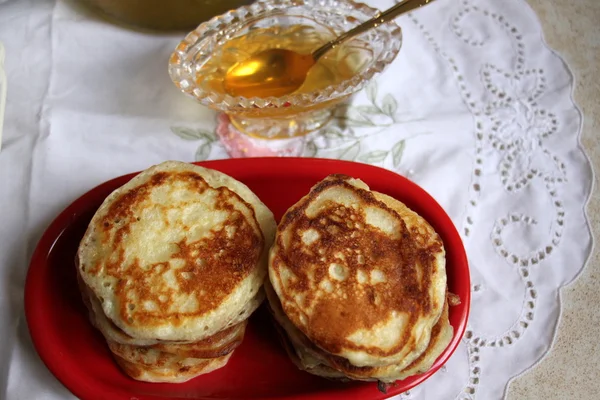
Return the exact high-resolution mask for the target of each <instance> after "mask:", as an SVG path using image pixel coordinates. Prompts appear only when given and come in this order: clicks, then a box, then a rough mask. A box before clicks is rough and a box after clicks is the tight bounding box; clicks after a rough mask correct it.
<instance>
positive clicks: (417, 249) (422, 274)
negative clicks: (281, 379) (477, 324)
mask: <svg viewBox="0 0 600 400" xmlns="http://www.w3.org/2000/svg"><path fill="white" fill-rule="evenodd" d="M405 219H406V222H405ZM269 261H270V263H269V277H270V281H271V283H272V285H273V288H274V289H275V291H276V293H277V295H278V297H279V299H280V300H281V303H282V307H283V310H284V312H285V314H286V316H287V317H288V318H289V319H290V320H291V321H292V323H293V325H294V326H296V327H297V328H298V329H299V330H300V331H301V332H302V333H303V334H304V335H306V336H307V337H308V338H309V340H310V342H311V343H313V344H314V345H316V346H317V347H319V348H320V349H322V350H324V351H325V352H326V353H330V354H332V355H335V356H338V357H339V358H340V360H345V361H347V362H348V363H349V365H352V366H353V367H378V366H388V365H391V364H395V365H397V367H398V368H399V369H403V368H404V367H406V366H408V365H409V364H410V363H411V362H413V361H414V360H415V359H416V358H417V357H419V355H420V354H421V353H422V352H423V351H424V350H425V349H426V348H427V346H428V343H429V339H430V333H431V329H432V328H433V326H434V325H435V324H436V323H437V321H438V319H439V317H440V315H441V313H442V309H443V305H444V296H445V290H446V275H445V253H444V248H443V244H442V242H441V240H440V238H439V236H438V235H437V234H436V233H435V231H434V230H433V229H432V228H431V226H429V224H427V222H426V221H425V220H423V218H421V217H419V216H418V215H417V214H415V213H414V212H412V211H411V210H409V209H408V208H406V207H405V206H404V205H403V204H402V203H400V202H398V201H397V200H394V199H391V198H389V197H387V196H384V195H381V194H379V193H376V192H371V191H370V190H368V187H367V186H366V185H365V184H364V183H363V182H361V181H359V180H355V179H352V178H350V177H347V176H341V175H332V176H329V177H328V178H326V179H325V180H324V181H322V182H320V183H318V184H317V185H315V186H314V187H313V188H312V189H311V191H310V193H309V194H308V195H306V196H305V197H304V198H302V199H301V200H300V201H299V202H298V203H296V205H294V206H292V207H291V208H290V209H289V210H288V211H287V213H286V214H285V215H284V217H283V218H282V221H281V223H280V225H279V227H278V231H277V236H276V241H275V244H274V246H273V247H272V249H271V254H270V260H269ZM340 362H344V361H340ZM347 369H350V367H348V368H347Z"/></svg>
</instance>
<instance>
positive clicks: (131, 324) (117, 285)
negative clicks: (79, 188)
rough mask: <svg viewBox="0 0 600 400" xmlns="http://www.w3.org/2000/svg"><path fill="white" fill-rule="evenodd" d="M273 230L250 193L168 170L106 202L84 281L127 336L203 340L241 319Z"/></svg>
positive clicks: (169, 166)
mask: <svg viewBox="0 0 600 400" xmlns="http://www.w3.org/2000/svg"><path fill="white" fill-rule="evenodd" d="M274 227H275V222H274V219H273V216H272V213H271V212H270V211H269V210H268V209H267V208H266V207H265V206H264V204H262V202H260V200H259V199H258V198H257V197H256V195H254V194H253V193H252V192H251V191H250V190H249V189H248V188H247V187H246V186H245V185H243V184H241V183H240V182H238V181H236V180H234V179H233V178H231V177H229V176H227V175H225V174H222V173H220V172H217V171H213V170H209V169H206V168H202V167H198V166H195V165H191V164H187V163H180V162H166V163H163V164H160V165H157V166H154V167H152V168H149V169H148V170H146V171H144V172H142V173H140V174H139V175H137V176H136V177H135V178H133V179H132V180H131V181H130V182H128V183H127V184H125V185H124V186H123V187H121V188H119V189H117V190H116V191H115V192H113V193H112V194H111V195H110V196H108V198H107V199H106V200H105V201H104V203H103V204H102V206H101V207H100V209H99V210H98V211H97V213H96V214H95V215H94V217H93V219H92V221H91V223H90V225H89V227H88V230H87V231H86V234H85V236H84V238H83V240H82V242H81V245H80V248H79V251H78V265H79V273H80V274H81V277H82V279H83V281H84V282H85V284H86V286H87V287H88V288H90V290H91V291H92V292H93V294H94V296H96V297H97V298H98V299H99V300H100V303H101V305H102V310H103V312H104V314H106V316H107V317H108V318H109V320H111V321H112V322H113V323H114V324H115V325H116V326H117V327H118V328H119V329H120V330H122V331H123V332H124V333H125V334H126V335H129V336H131V337H133V338H136V339H140V340H143V339H148V340H166V341H197V340H199V339H202V338H203V337H210V336H212V335H214V334H215V333H217V332H219V331H221V330H222V329H224V328H225V327H226V326H227V325H228V324H232V323H237V322H239V321H240V320H241V319H240V317H239V316H238V314H239V313H240V310H243V309H244V306H245V305H246V304H247V303H248V302H249V301H250V300H251V299H252V298H254V297H255V296H256V294H257V292H258V290H259V289H260V287H261V285H262V282H263V280H264V276H265V275H266V257H267V249H268V247H269V246H270V243H271V241H272V237H273V232H274ZM248 316H249V315H246V316H245V317H246V318H247V317H248Z"/></svg>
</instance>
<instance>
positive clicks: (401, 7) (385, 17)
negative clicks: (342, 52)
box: [312, 0, 434, 61]
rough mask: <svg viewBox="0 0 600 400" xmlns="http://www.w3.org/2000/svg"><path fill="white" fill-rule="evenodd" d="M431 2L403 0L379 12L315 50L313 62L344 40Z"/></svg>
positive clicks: (425, 0)
mask: <svg viewBox="0 0 600 400" xmlns="http://www.w3.org/2000/svg"><path fill="white" fill-rule="evenodd" d="M433 1H434V0H404V1H403V2H401V3H398V4H396V5H395V6H393V7H390V8H388V9H387V10H385V11H383V12H380V13H379V14H377V15H376V16H374V17H373V18H371V19H370V20H368V21H366V22H363V23H362V24H360V25H358V26H356V27H354V28H352V29H350V30H349V31H348V32H346V33H343V34H342V35H340V36H338V37H337V38H336V39H334V40H332V41H331V42H327V43H325V44H324V45H323V46H321V47H319V48H318V49H317V50H315V51H313V52H312V57H313V59H314V60H315V61H317V60H318V59H319V58H321V56H323V54H325V53H327V52H328V51H329V50H331V49H333V48H334V47H336V46H337V45H339V44H341V43H343V42H345V41H346V40H348V39H350V38H353V37H354V36H356V35H359V34H361V33H363V32H365V31H368V30H369V29H371V28H375V27H377V26H379V25H381V24H384V23H386V22H388V21H391V20H393V19H394V18H396V17H397V16H399V15H401V14H404V13H407V12H411V11H412V10H414V9H415V8H418V7H421V6H424V5H426V4H429V3H431V2H433Z"/></svg>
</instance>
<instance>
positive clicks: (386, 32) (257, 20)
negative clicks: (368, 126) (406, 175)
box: [169, 0, 402, 139]
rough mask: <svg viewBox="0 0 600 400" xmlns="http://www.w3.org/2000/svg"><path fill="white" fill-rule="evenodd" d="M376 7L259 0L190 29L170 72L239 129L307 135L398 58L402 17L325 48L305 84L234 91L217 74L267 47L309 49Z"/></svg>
mask: <svg viewBox="0 0 600 400" xmlns="http://www.w3.org/2000/svg"><path fill="white" fill-rule="evenodd" d="M378 12H379V11H378V10H377V9H374V8H371V7H369V6H367V5H365V4H362V3H357V2H354V1H351V0H293V1H289V0H262V1H258V2H256V3H254V4H252V5H249V6H244V7H240V8H238V9H237V10H233V11H229V12H227V13H225V14H223V15H220V16H218V17H215V18H213V19H211V20H210V21H207V22H205V23H203V24H201V25H200V26H198V27H197V28H196V29H195V30H194V31H192V32H190V33H189V34H188V35H187V36H186V37H185V38H184V40H183V41H182V42H181V43H179V45H178V46H177V47H176V49H175V51H174V52H173V54H172V55H171V58H170V59H169V75H170V76H171V79H172V80H173V82H174V83H175V85H176V86H177V87H179V88H180V89H181V90H182V91H183V92H184V93H186V94H188V95H190V96H192V97H193V98H195V99H196V100H197V101H198V102H200V103H201V104H203V105H205V106H207V107H210V108H212V109H214V110H218V111H222V112H224V113H226V114H227V115H228V116H229V118H230V119H231V122H232V124H233V125H234V126H235V127H236V128H237V129H238V130H240V131H241V132H244V133H246V134H248V135H250V136H254V137H259V138H268V139H275V138H287V137H293V136H301V135H305V134H307V133H309V132H311V131H314V130H316V129H319V128H321V127H322V126H324V125H325V124H326V123H327V122H328V121H329V120H330V119H331V117H332V111H333V108H334V106H335V105H337V104H338V103H340V102H342V101H344V100H346V99H347V98H348V97H349V96H350V95H352V94H353V93H355V92H357V91H358V90H360V89H362V88H363V87H364V86H365V85H366V84H367V83H368V81H369V80H370V79H371V78H373V76H374V75H375V74H377V73H379V72H381V71H383V69H384V68H385V67H386V66H387V65H389V64H390V63H391V62H392V61H393V60H394V59H395V58H396V56H397V55H398V52H399V51H400V47H401V45H402V31H401V29H400V27H399V26H398V25H396V24H395V23H393V22H388V23H386V24H382V25H380V26H379V27H377V28H375V29H372V30H370V31H368V32H365V33H363V34H362V35H360V36H358V37H356V38H354V39H352V40H350V41H348V42H346V43H345V44H343V45H342V46H339V47H338V48H336V49H334V50H332V51H331V52H329V53H327V54H326V55H325V56H324V57H322V58H321V59H320V60H319V63H317V65H315V66H314V67H313V68H312V69H311V71H310V73H309V76H308V77H307V80H306V82H305V85H303V86H302V87H301V88H299V89H298V90H297V91H296V92H294V93H291V94H289V95H285V96H281V97H267V98H258V97H251V98H246V97H241V96H236V97H233V96H230V95H229V94H227V93H226V92H225V91H224V89H223V86H222V80H221V81H219V79H218V77H219V76H220V77H223V76H224V74H225V73H226V71H227V70H228V69H229V68H230V67H231V66H232V65H234V64H235V63H236V62H238V61H241V60H243V59H245V58H247V57H249V56H250V55H252V54H254V53H257V52H259V51H262V50H266V49H269V48H273V47H280V48H288V49H293V50H296V51H297V52H299V53H301V54H307V53H310V52H311V51H313V50H314V49H316V48H318V47H319V46H320V45H321V44H324V43H325V42H328V41H329V40H331V39H333V38H335V37H336V36H338V35H339V34H341V33H343V32H346V31H348V30H350V29H352V28H353V27H355V26H356V25H358V24H360V23H361V22H364V21H366V20H367V19H369V18H371V17H373V16H375V15H376V14H377V13H378ZM323 82H325V86H323V84H324V83H323ZM320 85H321V86H320Z"/></svg>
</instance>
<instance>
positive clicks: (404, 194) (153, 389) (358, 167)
mask: <svg viewBox="0 0 600 400" xmlns="http://www.w3.org/2000/svg"><path fill="white" fill-rule="evenodd" d="M200 165H202V166H205V167H209V168H213V169H216V170H219V171H222V172H224V173H226V174H228V175H231V176H232V177H234V178H236V179H239V180H240V181H242V182H244V183H245V184H247V185H248V186H249V187H250V189H252V190H253V191H254V192H255V193H256V194H257V195H258V197H260V198H261V199H262V200H263V201H264V202H265V204H266V205H267V207H269V208H270V209H271V210H272V211H273V213H274V214H275V217H276V218H277V219H278V220H279V218H281V216H282V215H283V213H284V212H285V211H286V210H287V208H288V207H290V206H291V205H292V204H294V203H295V202H296V201H298V200H299V199H300V198H301V197H302V196H303V195H305V194H306V193H307V192H308V190H309V189H310V187H311V186H312V185H314V184H315V183H317V182H318V181H319V180H321V179H323V178H325V176H327V175H329V174H332V173H343V174H348V175H350V176H353V177H356V178H360V179H362V180H364V181H365V182H366V183H367V184H368V185H369V186H370V187H371V188H372V189H373V190H376V191H380V192H383V193H386V194H388V195H390V196H393V197H395V198H397V199H398V200H401V201H402V202H404V203H405V204H406V205H407V206H409V207H410V208H412V209H413V210H415V211H416V212H418V213H419V214H421V215H422V216H423V217H425V219H427V221H429V222H430V223H431V225H432V226H433V227H434V228H435V229H436V231H437V232H438V233H439V234H440V236H441V237H442V239H443V241H444V244H445V247H446V252H447V254H446V257H447V271H448V285H449V289H450V291H451V292H453V293H456V294H458V295H459V296H460V298H461V301H462V302H461V304H460V305H459V306H455V307H451V309H450V323H451V324H452V326H453V327H454V337H453V339H452V342H451V343H450V345H449V346H448V348H447V349H446V351H444V353H443V354H442V355H441V356H440V357H439V359H438V360H437V361H436V362H435V364H434V365H433V367H432V368H431V370H429V371H428V372H426V373H424V374H421V375H418V376H413V377H410V378H408V379H405V380H403V381H399V382H398V383H397V386H395V387H391V388H390V389H389V390H388V393H387V394H383V393H381V392H379V390H378V389H377V385H376V384H375V383H361V382H354V383H347V384H343V383H337V382H332V381H328V380H325V379H322V378H319V377H316V376H313V375H310V374H308V373H305V372H302V371H299V370H298V369H296V367H295V366H294V365H293V364H292V362H291V361H289V360H288V358H287V356H286V353H285V351H284V349H283V348H282V347H281V346H280V344H279V341H278V338H277V337H276V334H275V331H274V329H273V327H272V326H271V325H270V321H269V320H268V318H267V316H266V315H265V313H264V311H262V310H259V311H258V312H257V313H255V314H254V315H253V316H252V318H251V323H250V324H249V328H248V330H247V332H246V337H245V339H244V343H243V344H242V345H241V346H240V347H239V348H238V349H237V350H236V351H235V353H234V355H233V357H232V358H231V360H230V361H229V363H228V364H227V366H226V367H225V368H222V369H220V370H218V371H215V372H213V373H210V374H208V375H204V376H200V377H198V378H196V379H193V380H191V381H189V382H187V383H183V384H164V383H144V382H138V381H135V380H133V379H131V378H129V377H127V376H126V375H125V374H123V373H122V372H121V371H120V370H119V368H118V367H117V365H116V364H115V363H114V362H113V360H112V357H111V355H110V353H109V350H108V347H107V346H106V344H105V342H104V340H103V338H102V336H101V335H100V333H98V332H97V331H96V330H95V329H94V328H93V327H92V326H91V324H90V323H89V322H88V320H87V313H86V310H85V308H84V305H83V302H82V301H81V298H80V295H79V292H78V289H77V284H76V280H75V267H74V265H73V260H74V256H75V252H76V249H77V246H78V245H79V241H80V239H81V237H82V236H83V233H84V231H85V229H86V227H87V225H88V223H89V221H90V219H91V218H92V216H93V214H94V212H95V211H96V209H97V208H98V207H99V206H100V204H101V203H102V201H103V200H104V198H105V197H106V196H108V194H109V193H110V192H112V191H113V190H114V189H116V188H118V187H119V186H121V185H123V184H125V183H126V182H127V181H128V180H130V179H131V178H132V177H133V176H134V175H135V174H129V175H125V176H121V177H119V178H115V179H113V180H110V181H108V182H105V183H103V184H101V185H100V186H98V187H96V188H94V189H92V190H90V191H89V192H87V193H86V194H84V195H83V196H81V197H80V198H79V199H77V200H75V202H73V204H71V205H70V206H69V207H67V209H66V210H64V211H63V212H62V213H61V214H60V215H59V216H58V217H57V218H56V219H55V220H54V222H52V224H51V225H50V227H49V228H48V229H47V230H46V232H45V233H44V235H43V236H42V239H41V240H40V242H39V244H38V246H37V248H36V249H35V252H34V254H33V258H32V260H31V264H30V266H29V272H28V274H27V282H26V285H25V312H26V315H27V322H28V324H29V330H30V332H31V337H32V338H33V343H34V344H35V347H36V348H37V351H38V353H39V354H40V357H41V358H42V360H43V361H44V363H46V365H47V366H48V368H49V369H50V371H52V373H53V374H54V375H55V376H56V377H57V378H58V379H59V380H60V381H61V382H62V383H63V384H64V385H65V386H66V387H67V388H69V390H71V391H72V392H73V393H74V394H75V395H76V396H78V397H80V398H84V399H110V400H117V399H128V400H133V399H138V400H142V399H148V400H150V399H153V400H155V399H157V398H161V399H181V398H188V399H189V398H195V399H213V398H227V399H259V398H267V397H268V398H271V399H349V398H355V399H383V398H386V397H388V396H391V395H394V394H398V393H401V392H403V391H406V390H408V389H410V388H412V387H413V386H415V385H417V384H419V383H421V382H423V381H424V380H425V379H427V378H428V377H429V376H430V375H431V374H433V373H434V372H435V371H436V370H437V369H439V368H440V367H441V366H442V365H443V364H444V363H445V362H446V360H448V358H449V357H450V355H451V354H452V353H453V352H454V350H455V349H456V347H457V346H458V344H459V342H460V339H461V337H462V335H463V333H464V330H465V326H466V323H467V316H468V314H469V305H470V279H469V268H468V265H467V258H466V255H465V250H464V247H463V244H462V241H461V239H460V236H459V235H458V233H457V232H456V229H455V228H454V225H453V224H452V222H451V221H450V218H449V217H448V215H446V213H445V212H444V210H443V209H442V208H441V207H440V206H439V205H438V204H437V203H436V201H435V200H434V199H433V198H432V197H431V196H429V195H428V194H427V193H426V192H425V191H424V190H423V189H421V188H420V187H418V186H417V185H416V184H414V183H412V182H410V181H409V180H407V179H406V178H403V177H402V176H399V175H397V174H395V173H393V172H390V171H388V170H384V169H381V168H377V167H373V166H370V165H364V164H357V163H352V162H346V161H336V160H322V159H310V158H242V159H232V160H220V161H209V162H204V163H200Z"/></svg>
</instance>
